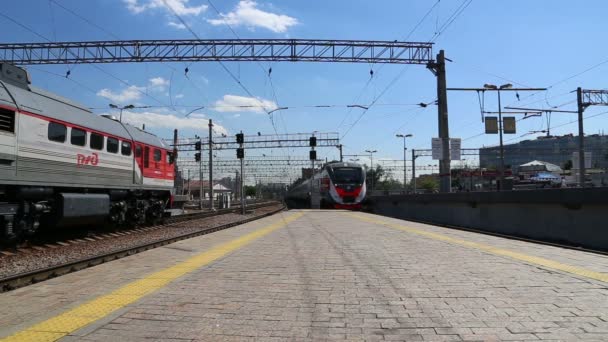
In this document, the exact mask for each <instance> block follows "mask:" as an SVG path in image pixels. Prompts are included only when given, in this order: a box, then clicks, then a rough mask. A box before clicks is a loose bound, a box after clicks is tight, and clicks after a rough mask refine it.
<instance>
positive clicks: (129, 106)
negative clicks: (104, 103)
mask: <svg viewBox="0 0 608 342" xmlns="http://www.w3.org/2000/svg"><path fill="white" fill-rule="evenodd" d="M110 108H114V109H119V110H120V118H119V119H118V121H120V122H122V110H123V109H133V108H135V106H134V105H132V104H130V105H126V106H122V107H120V106H117V105H115V104H112V103H110Z"/></svg>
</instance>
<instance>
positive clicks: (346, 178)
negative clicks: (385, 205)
mask: <svg viewBox="0 0 608 342" xmlns="http://www.w3.org/2000/svg"><path fill="white" fill-rule="evenodd" d="M332 178H333V182H334V183H336V184H352V183H355V184H358V183H363V174H362V172H361V169H360V168H356V167H341V168H334V169H333V177H332Z"/></svg>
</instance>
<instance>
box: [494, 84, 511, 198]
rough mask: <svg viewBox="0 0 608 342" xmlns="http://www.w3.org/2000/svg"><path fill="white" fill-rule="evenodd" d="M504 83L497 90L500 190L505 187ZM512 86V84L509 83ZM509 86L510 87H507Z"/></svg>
mask: <svg viewBox="0 0 608 342" xmlns="http://www.w3.org/2000/svg"><path fill="white" fill-rule="evenodd" d="M503 86H504V85H501V86H500V87H499V88H498V90H497V91H496V92H497V93H498V134H499V135H500V175H499V180H500V186H499V187H498V190H499V191H500V190H503V189H504V188H505V147H504V145H503V140H502V133H503V132H502V106H501V104H500V89H501V88H502V87H503ZM509 87H510V85H509ZM506 88H508V87H506Z"/></svg>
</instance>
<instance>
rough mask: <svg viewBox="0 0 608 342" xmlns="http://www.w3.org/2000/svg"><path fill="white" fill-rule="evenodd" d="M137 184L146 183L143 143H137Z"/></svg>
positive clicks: (135, 174)
mask: <svg viewBox="0 0 608 342" xmlns="http://www.w3.org/2000/svg"><path fill="white" fill-rule="evenodd" d="M135 163H136V167H135V172H134V177H135V184H143V183H144V146H143V145H142V144H137V143H136V144H135Z"/></svg>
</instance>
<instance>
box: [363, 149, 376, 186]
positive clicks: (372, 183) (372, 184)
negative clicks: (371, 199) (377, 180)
mask: <svg viewBox="0 0 608 342" xmlns="http://www.w3.org/2000/svg"><path fill="white" fill-rule="evenodd" d="M365 152H367V153H369V159H370V164H371V167H370V168H371V172H372V180H371V182H370V183H371V188H372V189H371V192H372V193H373V192H374V153H376V152H378V151H377V150H365Z"/></svg>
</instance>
